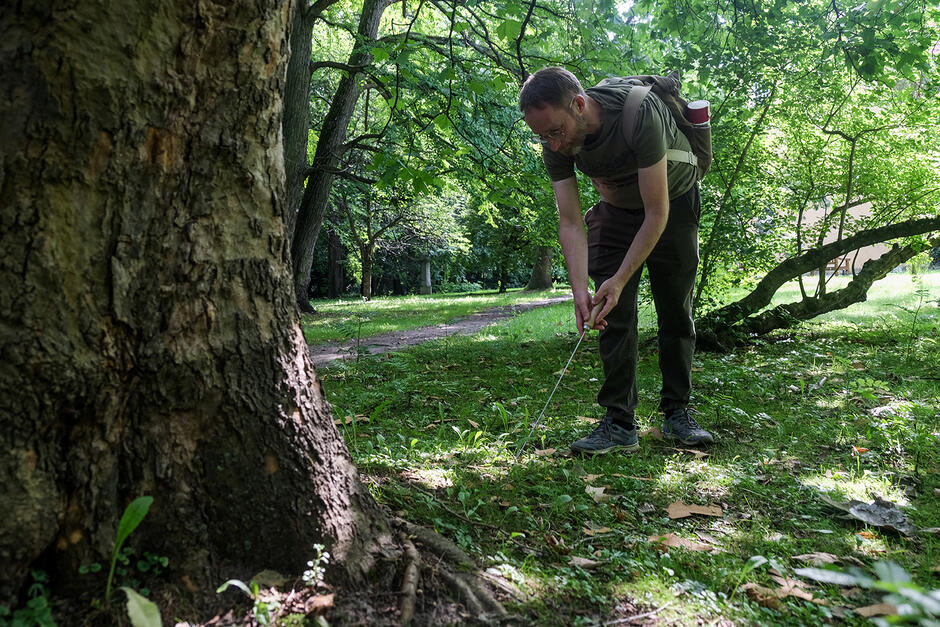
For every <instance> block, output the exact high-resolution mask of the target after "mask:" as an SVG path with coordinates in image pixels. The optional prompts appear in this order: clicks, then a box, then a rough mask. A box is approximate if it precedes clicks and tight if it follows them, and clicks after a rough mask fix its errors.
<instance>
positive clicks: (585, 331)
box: [516, 324, 588, 461]
mask: <svg viewBox="0 0 940 627" xmlns="http://www.w3.org/2000/svg"><path fill="white" fill-rule="evenodd" d="M587 332H588V326H587V325H586V324H585V325H584V330H583V331H581V337H579V338H578V343H577V344H575V345H574V350H573V351H571V357H569V358H568V363H566V364H565V367H564V368H562V369H561V375H560V376H559V377H558V381H557V382H556V383H555V387H554V388H553V389H552V393H551V394H549V395H548V400H547V401H545V406H544V407H542V411H541V412H539V417H538V418H536V419H535V423H534V424H533V425H532V428H531V429H529V435H527V436H525V439H524V440H523V441H522V444H520V445H519V449H518V450H517V451H516V461H519V456H520V455H522V449H524V448H525V445H526V444H528V443H529V438H531V437H532V434H533V433H535V429H536V428H537V427H538V426H539V422H541V420H542V416H544V415H545V410H546V409H548V404H549V403H551V402H552V397H553V396H555V390H557V389H558V386H559V385H561V380H562V378H563V377H564V376H565V373H566V372H568V366H570V365H571V360H572V359H574V354H575V353H577V352H578V347H579V346H581V340H583V339H584V335H585V334H586V333H587Z"/></svg>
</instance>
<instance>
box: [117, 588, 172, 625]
mask: <svg viewBox="0 0 940 627" xmlns="http://www.w3.org/2000/svg"><path fill="white" fill-rule="evenodd" d="M121 590H123V591H124V593H125V594H126V595H127V615H128V616H129V617H130V619H131V624H132V625H133V626H134V627H163V622H162V621H161V620H160V609H159V608H158V607H157V605H156V603H154V602H153V601H151V600H149V599H147V598H144V597H142V596H141V595H139V594H137V593H136V592H135V591H134V590H132V589H131V588H128V587H127V586H121Z"/></svg>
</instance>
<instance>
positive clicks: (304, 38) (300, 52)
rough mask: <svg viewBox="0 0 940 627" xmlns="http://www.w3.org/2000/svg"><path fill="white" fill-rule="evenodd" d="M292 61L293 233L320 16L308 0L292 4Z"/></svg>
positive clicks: (287, 129)
mask: <svg viewBox="0 0 940 627" xmlns="http://www.w3.org/2000/svg"><path fill="white" fill-rule="evenodd" d="M291 5H292V6H291V15H292V16H293V17H292V18H291V24H290V51H291V52H290V57H289V59H288V62H287V75H286V80H285V82H284V122H283V127H284V171H285V175H286V177H287V178H286V195H285V198H286V202H285V203H284V224H285V225H286V228H287V232H288V233H292V232H293V230H294V223H295V221H296V219H297V210H298V209H299V208H300V200H301V198H303V195H304V181H305V180H307V171H308V169H309V165H308V164H307V135H308V134H309V130H310V61H311V59H310V56H311V52H312V48H313V37H312V34H311V31H312V30H313V23H314V20H315V18H316V17H317V13H316V12H314V11H312V10H310V8H309V7H308V1H307V0H291Z"/></svg>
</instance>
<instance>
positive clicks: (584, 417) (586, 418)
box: [576, 416, 597, 423]
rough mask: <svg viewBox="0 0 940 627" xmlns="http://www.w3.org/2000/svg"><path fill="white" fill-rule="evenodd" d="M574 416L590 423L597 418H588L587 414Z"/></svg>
mask: <svg viewBox="0 0 940 627" xmlns="http://www.w3.org/2000/svg"><path fill="white" fill-rule="evenodd" d="M576 418H577V419H578V420H580V421H581V422H590V423H594V422H597V418H588V417H587V416H576Z"/></svg>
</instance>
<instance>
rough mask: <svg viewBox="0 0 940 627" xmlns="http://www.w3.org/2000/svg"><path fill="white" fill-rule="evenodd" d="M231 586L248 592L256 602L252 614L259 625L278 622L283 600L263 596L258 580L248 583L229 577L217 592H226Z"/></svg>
mask: <svg viewBox="0 0 940 627" xmlns="http://www.w3.org/2000/svg"><path fill="white" fill-rule="evenodd" d="M229 586H235V587H236V588H238V589H239V590H241V591H242V592H244V593H245V594H247V595H248V598H249V599H251V600H252V601H253V602H254V606H253V607H252V610H251V612H252V616H253V617H254V619H255V620H256V621H257V622H258V624H259V625H275V624H277V623H276V621H277V617H278V613H279V611H280V609H281V602H280V601H278V600H277V599H276V598H269V597H264V596H262V594H261V590H260V587H259V586H258V582H257V581H251V582H249V583H247V584H246V583H245V582H244V581H242V580H241V579H229V580H228V581H226V582H225V583H223V584H222V585H221V586H219V588H218V590H216V593H218V594H221V593H223V592H225V591H226V590H228V588H229Z"/></svg>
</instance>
